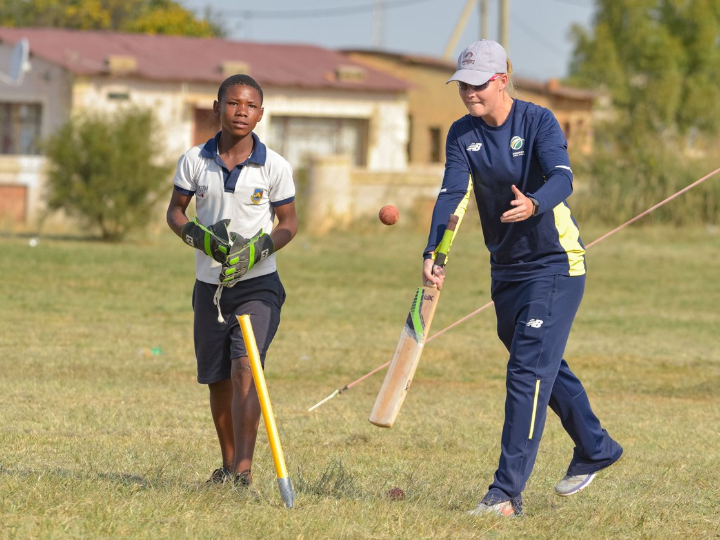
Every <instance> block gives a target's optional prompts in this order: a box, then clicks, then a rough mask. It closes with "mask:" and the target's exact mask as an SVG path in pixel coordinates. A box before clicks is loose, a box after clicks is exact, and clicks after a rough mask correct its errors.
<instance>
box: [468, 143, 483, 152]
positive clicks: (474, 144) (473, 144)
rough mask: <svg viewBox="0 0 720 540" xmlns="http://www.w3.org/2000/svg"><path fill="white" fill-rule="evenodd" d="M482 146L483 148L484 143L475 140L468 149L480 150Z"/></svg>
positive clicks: (469, 150)
mask: <svg viewBox="0 0 720 540" xmlns="http://www.w3.org/2000/svg"><path fill="white" fill-rule="evenodd" d="M480 148H482V143H481V142H474V143H472V144H471V145H470V146H468V147H467V150H468V152H477V151H478V150H480Z"/></svg>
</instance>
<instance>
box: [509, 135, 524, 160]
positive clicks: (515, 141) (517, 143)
mask: <svg viewBox="0 0 720 540" xmlns="http://www.w3.org/2000/svg"><path fill="white" fill-rule="evenodd" d="M524 144H525V139H523V138H522V137H518V136H517V135H515V136H514V137H513V138H512V139H510V149H511V150H512V151H513V153H512V157H519V156H524V155H525V150H523V149H522V147H523V145H524Z"/></svg>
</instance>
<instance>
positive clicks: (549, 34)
mask: <svg viewBox="0 0 720 540" xmlns="http://www.w3.org/2000/svg"><path fill="white" fill-rule="evenodd" d="M179 1H180V4H182V5H183V6H184V7H186V8H187V9H190V10H191V11H193V12H195V13H196V14H198V15H199V16H202V15H203V14H204V12H205V10H206V9H208V8H209V9H210V10H211V12H212V13H214V15H215V18H216V19H217V20H219V21H221V23H222V25H223V27H224V28H225V30H226V32H227V34H228V35H227V37H228V38H229V39H234V40H239V41H246V40H247V41H259V42H274V43H309V44H314V45H320V46H323V47H328V48H332V49H342V48H360V49H372V48H376V47H375V45H376V44H379V48H380V49H383V50H386V51H390V52H397V53H409V54H419V55H423V56H435V57H442V56H443V53H444V51H445V48H446V47H447V45H448V43H449V42H450V39H451V37H452V35H453V33H454V31H455V28H456V26H457V24H458V21H459V19H460V16H461V13H462V12H463V8H464V7H465V4H466V0H303V1H302V2H298V1H297V0H254V1H248V0H213V1H212V2H209V1H208V0H179ZM509 2H510V25H509V32H508V33H509V46H508V56H509V58H510V60H511V61H512V63H513V67H514V70H515V74H516V75H518V76H519V77H525V78H532V79H538V80H547V79H551V78H563V77H564V76H566V75H567V71H568V64H569V61H570V58H571V54H572V42H571V41H570V38H569V32H570V28H571V26H572V25H573V24H580V25H582V26H584V27H586V28H590V26H591V23H592V16H593V3H594V2H593V0H509ZM378 4H379V5H382V6H384V9H383V10H382V11H381V12H380V11H377V10H376V13H382V16H375V17H374V16H373V7H374V6H375V5H378ZM498 10H499V0H488V11H489V14H488V25H487V26H488V31H489V36H488V37H489V38H490V39H495V40H499V25H498ZM480 28H481V23H480V10H479V8H478V7H475V8H474V9H473V11H472V13H471V15H470V17H469V18H468V20H467V24H466V26H465V28H464V31H463V33H462V35H461V37H460V39H459V40H458V45H457V46H456V47H455V49H454V51H453V54H452V60H453V61H455V60H456V59H457V56H458V54H459V53H460V51H461V50H462V49H463V48H464V47H465V46H467V45H468V44H470V43H472V42H473V41H475V40H477V39H479V38H480Z"/></svg>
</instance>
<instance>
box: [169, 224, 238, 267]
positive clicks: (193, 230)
mask: <svg viewBox="0 0 720 540" xmlns="http://www.w3.org/2000/svg"><path fill="white" fill-rule="evenodd" d="M228 225H230V220H229V219H223V220H220V221H218V222H217V223H215V224H214V225H210V226H209V227H205V225H203V224H202V223H199V222H198V220H197V218H194V219H193V220H192V221H188V222H187V223H186V224H185V225H183V228H182V230H181V231H180V236H181V238H182V239H183V240H184V241H185V243H186V244H188V245H189V246H192V247H194V248H195V249H199V250H200V251H202V252H203V253H205V254H206V255H209V256H210V257H212V258H213V259H215V260H216V261H217V262H219V263H224V262H225V261H226V260H227V254H228V252H229V251H230V245H231V244H232V240H231V238H230V232H229V231H228Z"/></svg>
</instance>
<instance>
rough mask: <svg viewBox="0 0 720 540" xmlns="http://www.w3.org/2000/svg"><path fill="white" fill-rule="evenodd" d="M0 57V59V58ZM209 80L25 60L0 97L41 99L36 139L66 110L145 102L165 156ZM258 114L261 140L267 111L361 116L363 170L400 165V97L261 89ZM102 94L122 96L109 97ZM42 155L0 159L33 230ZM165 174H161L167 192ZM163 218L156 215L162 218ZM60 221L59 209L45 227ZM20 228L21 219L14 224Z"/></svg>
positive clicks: (206, 103) (180, 138) (207, 102)
mask: <svg viewBox="0 0 720 540" xmlns="http://www.w3.org/2000/svg"><path fill="white" fill-rule="evenodd" d="M0 61H2V60H1V59H0ZM217 86H218V85H217V84H215V83H207V84H206V83H177V82H155V81H145V80H138V79H133V78H130V77H77V78H75V77H74V76H73V75H71V74H69V73H68V72H66V71H65V70H63V69H61V68H58V67H56V66H53V65H50V64H47V63H45V62H43V61H41V60H37V59H33V69H32V71H30V72H29V73H28V74H27V75H26V78H25V81H24V83H23V85H22V86H20V87H18V88H12V87H3V88H2V89H1V92H2V93H1V94H0V99H2V100H10V99H15V100H18V101H29V100H31V101H34V102H40V103H42V104H43V120H42V123H43V126H42V136H43V137H47V136H48V135H50V134H51V133H52V132H53V131H54V130H55V129H57V127H59V126H60V125H62V124H63V123H64V122H65V121H67V119H68V118H69V117H70V116H71V114H76V113H79V112H82V111H110V110H115V109H117V108H118V107H121V106H123V105H128V104H134V105H140V106H143V107H150V108H152V109H153V110H154V111H155V114H156V116H157V118H158V119H159V121H160V123H161V126H162V130H163V131H162V137H163V139H164V144H163V146H162V148H160V149H159V151H160V153H161V154H163V155H164V156H165V157H166V158H167V159H171V160H173V161H175V160H177V158H178V157H179V156H180V154H182V153H183V152H185V151H186V150H187V149H188V148H190V147H191V146H192V145H193V135H194V125H193V121H194V117H193V111H194V108H195V107H199V108H207V109H211V108H212V104H213V101H214V100H215V99H216V97H217ZM263 90H264V93H265V103H264V107H265V115H264V118H263V120H262V121H261V122H260V124H258V126H257V129H256V133H257V134H258V136H259V137H260V138H261V139H262V140H264V141H265V142H267V143H268V145H269V146H270V147H271V148H272V141H268V140H267V139H268V135H269V131H270V130H269V129H268V128H269V124H270V122H272V116H273V115H283V116H288V115H297V116H325V117H345V118H363V119H367V120H368V123H369V141H368V160H367V167H368V169H370V170H392V171H397V170H403V169H405V167H406V165H407V160H406V154H405V145H406V144H407V100H406V97H405V95H404V94H395V93H378V92H353V91H336V90H313V89H299V88H293V89H287V88H272V87H269V88H264V89H263ZM110 94H114V95H116V96H127V98H126V99H111V98H110V97H109V96H110ZM45 166H46V163H45V159H44V158H42V157H39V156H38V157H28V156H0V182H8V183H15V182H22V183H24V184H26V185H28V187H29V190H28V192H29V195H28V200H29V203H28V206H29V207H28V211H29V213H28V220H27V223H26V224H24V226H25V227H28V228H30V229H34V228H36V226H37V220H38V216H40V215H41V214H42V212H43V209H44V205H43V203H42V199H43V189H44V185H45V175H44V172H43V171H44V167H45ZM171 185H172V179H171V178H168V189H171ZM162 219H164V216H163V217H162ZM55 221H60V222H62V223H65V224H66V222H67V218H66V217H65V216H63V215H61V214H56V215H52V216H50V217H49V221H47V224H49V225H50V226H53V227H54V226H55V225H54V223H55ZM18 226H19V227H20V228H23V224H18Z"/></svg>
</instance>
